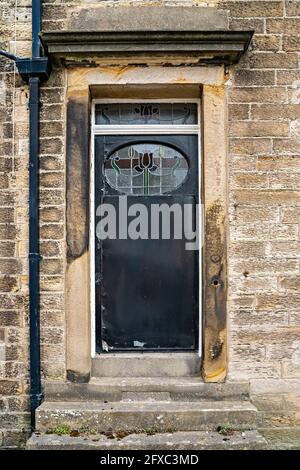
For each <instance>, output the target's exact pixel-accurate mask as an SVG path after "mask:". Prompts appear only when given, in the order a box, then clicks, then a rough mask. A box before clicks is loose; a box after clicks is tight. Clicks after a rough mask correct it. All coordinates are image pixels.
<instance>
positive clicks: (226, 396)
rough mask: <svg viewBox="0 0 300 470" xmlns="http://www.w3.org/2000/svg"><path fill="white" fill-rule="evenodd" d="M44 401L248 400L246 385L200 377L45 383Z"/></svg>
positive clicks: (111, 378)
mask: <svg viewBox="0 0 300 470" xmlns="http://www.w3.org/2000/svg"><path fill="white" fill-rule="evenodd" d="M45 397H46V401H64V400H65V401H80V400H85V401H93V400H102V401H104V400H108V401H114V402H116V401H121V400H123V401H124V400H125V401H128V400H130V401H171V400H175V401H199V400H240V401H243V400H249V383H248V382H224V383H219V384H217V383H204V382H203V381H202V380H201V378H200V377H176V378H173V377H169V378H168V377H166V378H162V377H135V378H133V377H129V378H117V377H102V378H91V380H90V381H89V383H81V384H80V383H72V382H50V381H48V382H46V383H45Z"/></svg>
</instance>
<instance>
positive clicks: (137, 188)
mask: <svg viewBox="0 0 300 470" xmlns="http://www.w3.org/2000/svg"><path fill="white" fill-rule="evenodd" d="M187 172H188V162H187V160H186V158H185V157H184V156H183V155H182V154H181V153H179V152H178V151H177V150H174V149H173V148H172V147H168V146H167V145H160V144H151V143H146V142H145V143H142V144H135V145H130V146H126V147H122V148H121V149H119V150H118V151H117V152H114V153H113V154H112V155H110V157H109V158H108V159H107V160H105V162H104V176H105V179H106V181H107V183H108V185H109V186H110V187H111V188H113V189H116V190H117V191H119V192H121V193H123V194H133V195H141V194H144V195H150V194H151V195H154V194H156V195H159V194H165V193H170V192H172V191H174V189H176V188H178V186H180V185H181V184H182V183H183V181H184V180H185V178H186V176H187Z"/></svg>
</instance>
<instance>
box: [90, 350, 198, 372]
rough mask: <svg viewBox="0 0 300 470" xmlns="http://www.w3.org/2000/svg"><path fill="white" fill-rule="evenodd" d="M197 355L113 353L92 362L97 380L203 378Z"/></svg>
mask: <svg viewBox="0 0 300 470" xmlns="http://www.w3.org/2000/svg"><path fill="white" fill-rule="evenodd" d="M200 371H201V359H200V357H199V355H198V354H197V353H195V352H177V353H167V352H165V353H157V352H156V353H142V354H141V353H110V354H101V355H100V354H99V355H97V356H96V357H94V358H93V359H92V376H93V377H101V378H103V377H118V378H120V377H124V378H125V377H126V378H128V377H135V378H136V377H145V378H146V377H186V376H194V375H196V374H199V375H200Z"/></svg>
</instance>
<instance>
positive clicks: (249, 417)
mask: <svg viewBox="0 0 300 470" xmlns="http://www.w3.org/2000/svg"><path fill="white" fill-rule="evenodd" d="M256 419H257V410H256V408H255V406H253V405H252V404H251V403H250V402H247V401H198V402H181V401H178V402H175V401H173V402H158V401H157V402H129V403H126V402H121V401H120V402H111V403H105V402H101V401H94V402H86V401H79V402H47V401H46V402H44V403H43V404H42V405H41V406H40V407H39V408H38V409H37V411H36V429H37V431H40V432H46V431H49V430H51V429H55V428H57V427H58V426H69V427H70V428H72V429H79V428H87V429H89V430H95V431H97V432H104V431H108V430H113V431H118V430H122V431H131V432H132V431H139V432H141V431H143V430H149V431H150V432H151V431H153V430H154V431H155V432H168V431H170V430H171V431H203V430H215V429H216V428H217V427H218V426H230V427H232V428H234V429H239V430H241V429H255V428H256V424H257V423H256Z"/></svg>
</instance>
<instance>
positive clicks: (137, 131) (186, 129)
mask: <svg viewBox="0 0 300 470" xmlns="http://www.w3.org/2000/svg"><path fill="white" fill-rule="evenodd" d="M155 102H156V103H196V104H197V110H198V124H196V125H172V124H169V125H153V124H147V125H96V124H95V105H96V104H97V103H108V104H109V103H155ZM201 129H202V116H201V100H200V98H199V99H197V98H194V99H191V98H189V99H184V98H169V99H145V100H142V99H127V98H118V99H93V100H92V103H91V145H90V148H91V155H90V157H91V158H90V234H89V236H90V263H89V264H90V291H91V292H90V309H91V357H92V358H94V357H96V356H97V353H96V296H95V181H94V171H95V136H97V135H130V134H134V135H150V134H152V135H153V134H155V135H171V134H173V135H176V134H187V135H191V134H192V135H198V195H199V196H198V198H199V201H198V204H199V210H200V214H199V230H200V234H201V241H200V245H201V247H202V246H203V243H202V239H203V233H204V232H203V229H204V224H203V211H202V181H201V180H202V176H201V175H202V146H201V141H202V135H201ZM201 247H200V250H199V254H198V322H197V323H198V332H197V334H198V345H197V349H196V351H197V352H198V355H199V357H200V358H201V357H202V347H203V339H202V334H203V329H202V321H203V318H202V310H203V309H202V289H203V285H202V265H203V264H202V250H201Z"/></svg>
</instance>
